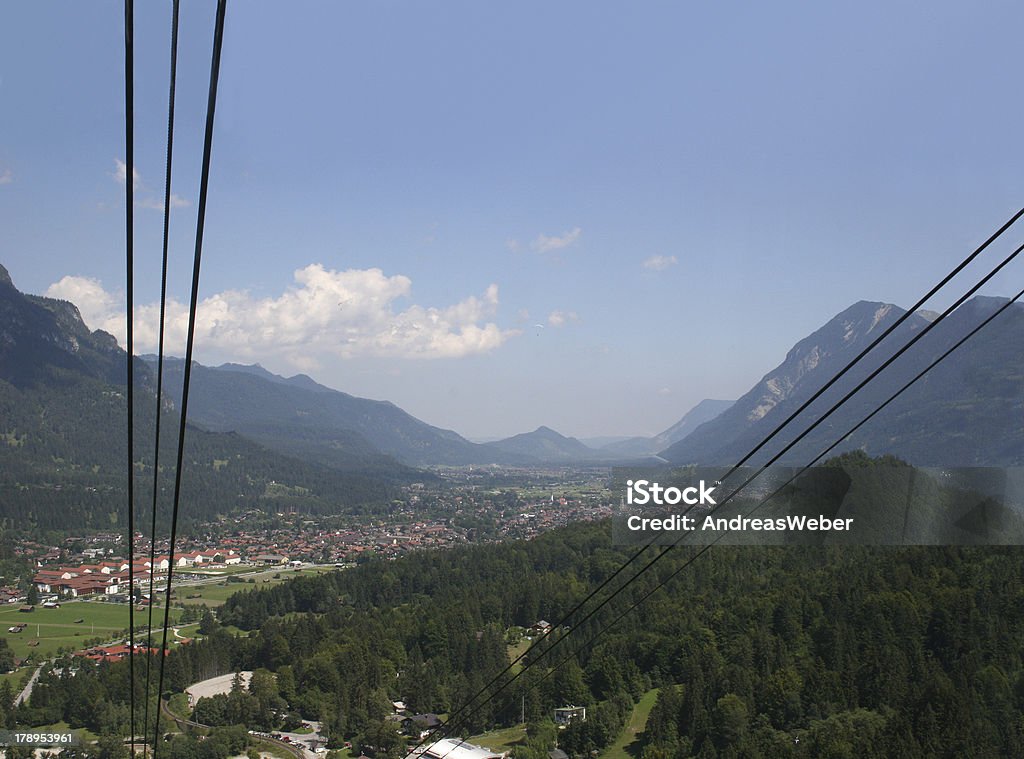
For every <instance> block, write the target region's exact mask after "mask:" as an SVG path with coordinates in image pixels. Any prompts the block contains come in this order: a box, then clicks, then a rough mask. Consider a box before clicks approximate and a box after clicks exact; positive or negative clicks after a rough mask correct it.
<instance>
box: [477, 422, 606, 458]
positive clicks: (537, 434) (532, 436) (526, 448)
mask: <svg viewBox="0 0 1024 759" xmlns="http://www.w3.org/2000/svg"><path fill="white" fill-rule="evenodd" d="M485 445H487V446H490V447H491V448H494V449H496V450H499V451H504V452H506V453H509V454H512V455H517V456H522V457H530V458H533V459H536V460H538V461H543V462H545V463H558V462H581V461H586V460H587V459H593V458H595V457H596V456H598V455H600V454H599V453H598V452H597V451H595V450H594V449H593V448H589V447H587V446H586V445H584V444H583V443H581V442H580V441H579V440H577V439H576V438H574V437H566V436H565V435H561V434H559V433H558V432H555V431H554V430H553V429H551V428H550V427H543V426H541V427H538V428H537V429H535V430H534V431H533V432H524V433H522V434H519V435H513V436H512V437H510V438H505V439H504V440H496V441H494V442H491V443H485Z"/></svg>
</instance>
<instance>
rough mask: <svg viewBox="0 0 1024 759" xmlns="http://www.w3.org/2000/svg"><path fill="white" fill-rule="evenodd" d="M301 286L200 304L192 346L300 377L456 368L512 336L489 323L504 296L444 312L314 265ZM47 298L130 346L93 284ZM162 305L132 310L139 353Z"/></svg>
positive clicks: (181, 341) (177, 333) (174, 348)
mask: <svg viewBox="0 0 1024 759" xmlns="http://www.w3.org/2000/svg"><path fill="white" fill-rule="evenodd" d="M294 276H295V284H294V285H293V286H291V287H290V288H288V289H287V290H286V291H285V292H284V293H282V294H281V295H280V296H278V297H268V298H255V297H253V296H252V295H250V294H249V293H248V292H245V291H241V290H226V291H224V292H221V293H217V294H215V295H211V296H209V297H208V298H205V299H203V300H202V301H201V302H200V304H199V308H198V311H197V316H196V346H197V350H201V351H203V352H204V353H214V354H216V355H217V356H218V357H220V358H224V359H235V360H263V359H266V358H270V357H280V358H283V359H285V360H287V361H288V362H289V363H291V364H292V365H293V366H295V367H298V368H300V369H309V368H312V367H313V366H315V365H316V363H317V362H318V360H319V358H322V357H326V356H329V355H336V356H341V357H342V358H354V357H361V356H374V357H395V358H458V357H461V356H468V355H471V354H476V353H485V352H487V351H491V350H493V349H495V348H497V347H498V346H500V345H501V344H502V343H503V342H505V340H507V339H508V338H509V337H511V336H513V335H515V334H517V332H515V331H513V330H502V329H501V328H499V327H498V326H497V325H496V324H494V323H493V322H488V321H486V320H487V319H488V318H490V317H492V316H493V315H494V313H495V312H496V310H497V305H498V286H497V285H493V284H492V285H490V286H489V287H488V288H487V290H486V291H485V292H484V293H483V294H482V295H481V296H469V297H467V298H464V299H463V300H461V301H459V302H457V303H454V304H452V305H449V306H444V307H440V308H438V307H426V306H420V305H416V304H413V305H409V306H407V307H406V308H404V309H399V308H396V301H399V300H401V299H405V298H408V297H409V295H410V293H411V291H412V281H411V280H410V279H409V278H408V277H405V276H402V275H395V276H391V277H389V276H386V275H385V274H384V273H383V272H382V271H381V270H380V269H349V270H347V271H334V270H329V269H325V268H324V267H323V266H322V265H320V264H311V265H309V266H306V267H305V268H303V269H298V270H296V272H295V275H294ZM46 294H47V295H49V296H50V297H56V298H64V299H66V300H71V301H73V302H75V303H76V304H78V305H79V308H80V310H81V311H82V316H83V318H84V319H85V321H86V323H87V324H88V325H89V326H90V327H92V328H97V327H99V328H102V329H106V330H107V331H109V332H111V333H112V334H114V335H115V336H117V337H118V339H119V340H120V342H121V344H122V345H123V344H124V335H125V320H124V316H123V305H121V304H120V302H119V301H118V300H117V299H116V298H115V297H114V296H113V295H110V294H109V293H107V292H106V291H105V290H104V289H103V287H102V285H101V284H100V283H99V282H97V281H96V280H92V279H88V278H84V277H64V278H63V279H62V280H60V282H57V283H55V284H53V285H51V286H50V288H49V289H48V290H47V293H46ZM159 316H160V304H159V303H152V304H149V305H143V306H137V307H136V309H135V350H136V351H143V352H144V351H148V350H155V349H156V347H157V338H158V320H159ZM187 329H188V306H187V304H185V303H181V302H179V301H177V300H169V301H168V303H167V326H166V330H167V337H166V339H167V350H168V352H170V353H177V354H178V355H180V354H181V353H182V352H183V351H184V346H185V337H186V334H187Z"/></svg>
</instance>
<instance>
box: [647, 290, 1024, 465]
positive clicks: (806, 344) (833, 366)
mask: <svg viewBox="0 0 1024 759" xmlns="http://www.w3.org/2000/svg"><path fill="white" fill-rule="evenodd" d="M1003 303H1005V299H999V298H983V297H977V298H974V299H972V300H970V301H968V302H967V303H965V304H964V305H963V306H961V307H960V308H959V309H957V311H956V312H954V313H953V314H951V315H950V317H948V318H947V319H946V320H945V321H943V322H942V323H941V324H940V325H939V326H938V327H936V328H935V329H934V330H933V331H932V332H931V333H929V334H928V335H927V336H925V337H924V338H923V339H922V340H921V341H920V342H919V343H918V344H917V345H915V346H914V348H913V349H911V350H910V351H908V352H907V353H906V354H905V355H904V356H903V357H901V358H900V359H899V360H898V361H896V362H895V363H894V364H893V365H892V366H891V367H889V368H888V369H886V370H885V371H884V372H883V373H882V374H881V375H879V377H878V378H877V379H876V380H875V381H873V382H872V383H871V384H870V385H868V386H867V387H866V388H865V389H864V391H862V392H861V393H858V394H857V395H856V396H854V398H853V399H851V401H850V402H849V403H847V404H845V405H844V406H843V407H842V408H841V409H840V410H839V411H838V412H837V413H836V414H834V415H833V416H832V417H830V418H829V420H827V421H826V422H824V423H823V424H822V425H820V426H819V428H818V429H816V430H815V431H814V432H813V433H812V434H811V435H809V436H808V437H807V438H806V439H805V440H804V441H802V442H801V443H800V444H799V445H797V446H795V447H794V448H793V449H792V450H791V451H790V452H789V453H787V454H786V456H785V457H784V458H783V459H782V460H781V463H802V462H805V461H808V460H810V459H811V458H813V457H814V456H815V455H817V454H818V453H819V452H820V451H822V450H824V448H825V447H827V446H828V445H830V444H831V443H832V442H833V441H834V440H835V439H836V437H839V436H840V435H842V434H843V433H844V432H846V431H847V430H848V429H850V428H852V427H853V426H854V425H855V424H856V423H857V422H859V421H860V420H861V419H862V418H863V417H864V416H866V415H867V414H868V413H869V412H870V411H871V410H873V409H874V408H875V407H876V406H877V405H878V404H880V403H881V402H883V401H884V400H885V399H886V398H888V397H889V395H891V394H892V393H893V392H894V391H895V390H897V389H898V388H899V387H901V386H902V385H903V384H904V383H905V382H906V381H908V380H909V379H910V378H912V377H913V376H914V375H916V374H917V373H918V372H919V371H921V370H922V369H923V368H924V367H925V366H927V365H928V363H930V362H931V361H932V360H933V359H934V358H935V357H936V356H938V355H939V354H940V353H942V352H943V351H944V350H945V349H946V348H948V347H949V346H950V345H952V344H953V343H954V342H955V341H956V340H958V339H959V338H960V337H962V336H963V335H964V334H966V333H967V332H969V331H970V330H971V329H972V328H973V327H974V326H975V325H976V324H978V323H979V322H980V321H982V320H983V319H984V318H985V317H986V316H987V315H989V314H991V313H992V312H993V311H995V310H996V309H997V308H999V306H1000V305H1002V304H1003ZM902 313H904V312H903V311H902V310H901V309H899V308H898V307H896V306H892V305H889V304H884V303H868V302H864V301H862V302H860V303H857V304H855V305H854V306H851V307H850V308H849V309H846V310H845V311H843V312H842V313H840V314H839V315H837V316H836V317H835V318H833V319H831V320H830V321H829V322H828V323H827V324H825V325H824V326H823V327H822V328H821V329H819V330H817V331H816V332H814V333H813V334H811V335H809V336H808V337H806V338H804V339H803V340H801V341H800V342H798V343H797V344H796V345H795V346H794V347H793V349H792V350H790V351H789V353H788V354H787V356H786V358H785V359H784V360H783V362H782V363H781V364H779V366H777V367H776V368H775V369H773V370H772V371H771V372H769V373H768V374H766V375H765V376H764V377H763V378H762V379H761V381H760V382H758V383H757V384H756V385H755V386H754V387H753V388H751V390H750V391H748V392H747V393H746V394H744V395H743V396H742V397H741V398H740V399H739V400H737V401H736V403H735V405H733V406H732V407H731V408H730V409H728V410H727V411H725V412H724V413H722V414H721V415H720V416H718V417H717V418H715V419H714V420H712V421H710V422H708V423H706V424H704V425H702V426H701V427H700V428H699V429H698V430H696V431H695V432H694V433H692V434H691V435H689V436H688V437H686V438H685V439H683V440H682V441H680V442H679V443H676V444H674V445H672V446H670V447H669V448H667V449H666V450H665V451H663V452H662V454H661V455H662V456H663V457H664V458H666V459H667V460H669V461H670V462H673V463H704V464H720V465H729V464H733V463H735V462H736V461H738V460H739V459H740V458H741V457H742V456H744V455H745V454H746V453H747V452H748V451H749V450H751V449H752V448H753V447H754V445H756V444H757V443H758V442H759V441H760V440H761V439H762V438H763V437H765V436H767V435H768V433H769V432H771V431H772V430H773V429H775V427H776V426H777V425H778V424H780V423H781V422H782V421H783V420H784V419H785V418H786V417H787V416H789V414H790V413H792V412H793V411H794V410H796V409H797V408H798V407H799V406H800V404H801V403H803V402H804V401H805V400H806V399H807V398H809V397H810V396H811V395H812V394H813V393H814V392H815V391H816V390H817V389H819V388H820V387H821V386H822V385H823V384H824V383H825V382H826V381H827V380H828V379H830V378H831V377H832V376H833V375H834V374H835V373H837V372H838V371H839V370H840V369H841V368H842V367H843V366H844V365H845V364H846V363H847V362H848V361H850V360H852V359H853V357H854V356H856V355H857V354H858V353H859V352H860V351H861V350H862V349H863V348H864V347H866V346H867V345H868V344H869V343H870V342H871V341H872V340H873V339H874V338H875V336H876V335H878V334H880V332H881V331H882V330H884V329H885V328H886V327H888V325H890V324H892V323H893V322H894V321H895V320H896V319H897V318H898V317H899V316H900V315H901V314H902ZM928 322H929V319H927V318H925V317H924V316H922V315H920V314H913V315H912V316H911V317H910V318H909V319H908V320H907V322H906V323H904V324H903V325H902V326H901V327H900V328H899V329H897V330H896V331H895V332H894V333H893V334H892V335H890V336H889V337H888V338H886V340H885V341H884V342H883V343H882V345H881V346H879V348H877V349H876V350H875V351H872V353H871V354H869V355H868V357H867V358H866V359H865V360H864V361H862V362H861V364H860V365H858V366H857V367H856V368H855V369H853V370H851V372H850V373H849V374H848V375H847V376H846V377H844V378H843V379H842V380H841V381H840V382H839V383H837V385H836V386H835V387H833V388H831V389H830V390H829V391H827V392H826V393H825V394H824V395H823V396H822V397H821V398H819V399H818V400H817V401H815V403H813V404H812V405H811V407H810V408H809V409H808V410H807V411H806V412H805V414H804V415H802V417H801V419H802V420H803V426H800V425H799V421H798V422H797V423H794V424H793V425H791V427H790V428H787V429H786V431H784V432H783V433H780V435H779V436H778V437H777V438H776V439H775V440H774V441H772V443H771V444H769V445H768V446H766V447H765V449H764V450H762V451H761V452H760V453H759V454H758V455H757V456H756V457H755V458H754V459H752V463H758V462H761V461H764V460H766V459H767V458H768V457H769V456H770V455H772V454H773V453H774V452H776V451H779V450H781V449H782V447H783V446H784V445H785V444H787V443H788V442H789V441H791V440H793V439H794V438H795V436H796V435H797V434H799V432H800V431H802V430H803V429H804V427H806V426H807V425H808V424H810V421H812V420H813V419H815V418H817V417H818V416H819V415H821V414H822V413H824V411H825V410H827V409H828V408H829V407H830V406H831V405H832V404H833V403H834V402H835V401H836V400H838V399H839V398H841V397H842V396H843V395H844V394H845V393H846V392H847V391H848V390H849V389H851V388H853V387H854V386H855V385H856V384H857V383H859V382H860V381H861V380H862V379H863V378H864V377H866V376H867V375H868V374H869V373H870V371H871V370H872V369H874V368H875V367H877V366H878V365H880V364H881V363H882V361H883V360H884V359H885V358H886V357H888V356H889V355H891V354H892V353H893V352H894V351H895V350H896V349H897V348H898V347H900V346H901V345H903V344H904V343H905V342H906V341H907V340H909V339H910V338H911V337H912V336H913V335H914V334H915V333H916V332H917V331H919V330H921V329H923V328H924V327H925V326H926V325H927V324H928ZM1021 344H1024V306H1021V305H1016V306H1014V307H1012V308H1010V309H1009V310H1008V311H1007V312H1006V313H1004V314H1003V315H1002V316H1001V317H1000V318H999V319H997V320H996V321H994V322H993V323H992V324H990V325H989V326H988V327H986V328H985V329H984V330H982V331H981V332H980V333H979V334H978V335H977V336H976V337H975V338H974V339H972V340H970V341H968V342H967V343H965V344H964V346H963V347H962V348H960V349H959V350H958V351H956V352H955V353H954V354H952V355H951V356H950V357H949V358H948V359H947V360H946V361H944V362H943V363H941V364H940V365H939V366H938V367H936V369H935V370H934V371H932V372H931V373H930V374H929V375H928V376H927V377H925V378H924V379H923V380H921V381H920V382H918V383H917V384H916V385H915V386H913V387H912V388H911V389H910V390H908V391H907V392H906V393H904V394H903V395H902V396H901V397H900V399H899V400H898V401H896V402H895V403H893V404H892V405H891V406H890V407H889V408H887V409H886V410H885V411H884V412H882V413H881V414H879V415H878V416H877V417H875V418H874V419H873V420H872V421H871V422H870V423H869V424H867V425H865V426H864V427H863V428H862V429H861V430H859V431H858V432H857V433H856V434H855V435H853V436H852V437H851V438H850V439H848V440H845V441H844V442H843V444H842V445H841V446H840V447H839V448H837V449H836V452H841V451H843V450H852V449H860V450H863V451H865V452H866V453H868V454H870V455H872V456H877V455H882V454H893V455H896V456H899V457H900V458H902V459H905V460H907V461H909V462H911V463H913V464H916V465H922V466H1012V465H1019V464H1021V463H1024V352H1022V351H1021V350H1020V349H1019V346H1020V345H1021Z"/></svg>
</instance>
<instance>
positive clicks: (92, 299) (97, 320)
mask: <svg viewBox="0 0 1024 759" xmlns="http://www.w3.org/2000/svg"><path fill="white" fill-rule="evenodd" d="M44 295H46V296H47V297H49V298H57V299H59V300H68V301H71V302H72V303H74V304H75V305H76V306H78V312H79V313H80V314H81V315H82V320H83V321H84V322H85V323H86V324H87V325H89V328H90V329H102V330H104V331H105V332H109V333H110V334H112V335H114V336H115V337H117V338H118V341H119V342H120V343H121V345H122V346H124V342H125V335H127V333H128V327H127V323H126V320H125V318H124V313H125V312H124V307H125V302H124V297H123V296H122V295H121V294H119V293H109V292H107V291H106V290H104V289H103V284H102V283H101V282H100V281H99V280H98V279H92V278H90V277H64V278H63V279H61V280H60V281H59V282H54V283H53V284H52V285H50V286H49V287H48V288H46V292H45V293H44Z"/></svg>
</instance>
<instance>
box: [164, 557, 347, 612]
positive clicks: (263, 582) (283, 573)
mask: <svg viewBox="0 0 1024 759" xmlns="http://www.w3.org/2000/svg"><path fill="white" fill-rule="evenodd" d="M334 571H336V570H335V569H333V568H329V567H316V568H310V569H300V570H294V569H283V568H281V569H279V568H275V569H273V570H269V571H266V572H260V573H258V574H250V575H247V577H246V582H227V581H226V580H225V581H223V582H208V583H202V584H199V585H183V586H180V587H177V589H176V590H175V594H176V595H177V602H178V603H183V604H194V605H206V606H209V607H215V606H220V605H221V604H223V603H224V602H225V601H226V600H227V599H228V596H231V595H233V594H235V593H237V592H239V591H240V590H254V589H256V588H270V587H273V586H274V585H279V584H281V583H282V582H284V581H285V580H291V579H292V578H295V577H303V576H307V575H318V574H323V573H324V572H334ZM274 575H279V577H277V578H275V577H274ZM249 580H255V582H249ZM189 596H196V597H195V598H189Z"/></svg>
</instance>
